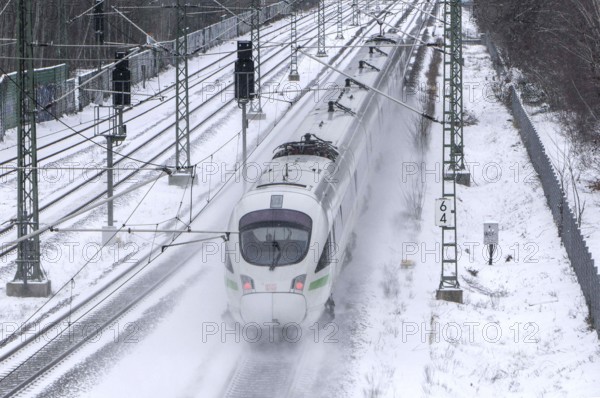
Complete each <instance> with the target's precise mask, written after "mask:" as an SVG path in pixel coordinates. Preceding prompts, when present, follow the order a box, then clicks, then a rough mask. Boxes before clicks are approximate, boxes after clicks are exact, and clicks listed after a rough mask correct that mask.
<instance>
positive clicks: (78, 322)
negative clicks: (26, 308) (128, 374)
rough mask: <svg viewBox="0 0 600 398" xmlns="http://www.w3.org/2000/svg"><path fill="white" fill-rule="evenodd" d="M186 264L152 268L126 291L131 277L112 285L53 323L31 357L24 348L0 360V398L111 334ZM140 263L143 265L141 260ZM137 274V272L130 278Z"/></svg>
mask: <svg viewBox="0 0 600 398" xmlns="http://www.w3.org/2000/svg"><path fill="white" fill-rule="evenodd" d="M188 257H189V256H188ZM186 260H187V257H184V258H182V259H180V262H179V264H170V265H165V266H160V267H154V268H152V269H151V270H149V271H148V272H146V273H143V274H141V275H140V276H139V277H137V278H135V279H132V280H131V283H130V284H128V285H127V286H126V288H124V289H119V287H120V286H121V285H122V284H125V283H127V282H128V281H129V279H131V276H129V275H126V276H125V277H124V279H125V280H124V281H123V280H120V281H119V283H117V286H112V285H111V291H113V292H115V293H114V294H107V293H106V292H100V294H99V295H98V296H103V297H101V298H98V297H94V298H92V299H90V300H88V302H87V304H88V305H82V306H79V307H78V310H75V311H74V312H73V313H72V314H65V316H64V317H62V318H61V319H59V320H58V322H56V325H58V326H55V328H59V329H58V330H54V331H52V332H50V331H47V332H46V333H47V334H48V335H50V334H51V335H53V336H54V337H53V338H49V337H46V338H41V339H45V340H48V341H47V343H46V344H43V345H42V346H41V347H39V348H38V347H36V349H35V351H34V352H33V353H31V352H30V351H29V350H28V347H27V345H26V344H25V345H22V346H21V347H19V348H18V349H16V350H13V351H12V352H11V353H10V356H8V357H5V358H2V359H3V360H2V362H0V367H2V368H3V369H5V370H4V371H3V373H2V374H0V397H11V396H14V395H15V394H17V393H18V392H19V391H21V390H22V389H23V388H25V387H27V386H28V385H30V384H31V383H34V382H35V381H36V380H37V379H38V378H40V377H41V376H42V375H43V374H45V373H46V372H48V371H49V370H51V369H52V368H53V367H55V366H57V365H58V364H60V363H61V362H62V361H63V360H65V359H66V358H67V357H68V356H69V355H71V354H72V353H74V352H75V351H76V350H77V349H79V348H80V347H82V346H83V345H84V344H86V343H88V342H90V341H93V340H94V339H95V338H96V337H97V336H98V335H101V334H102V332H103V331H104V332H106V331H108V330H111V329H110V328H111V325H112V324H114V323H115V322H116V321H117V320H118V319H119V318H121V317H122V316H123V315H125V314H126V313H127V312H128V311H129V310H131V309H132V308H133V307H134V306H135V305H136V304H138V303H139V302H140V301H142V300H143V299H144V298H146V297H147V296H148V295H150V294H151V293H152V292H154V291H155V290H156V289H157V288H158V287H159V286H161V285H162V284H163V283H164V282H165V281H166V280H167V279H169V278H170V277H171V276H173V275H174V274H175V273H176V272H177V271H179V270H181V269H182V266H183V265H185V264H186ZM139 263H143V260H141V261H140V262H139ZM139 263H138V264H139ZM178 265H180V266H178ZM136 274H137V272H135V273H134V275H133V276H135V275H136ZM117 289H118V290H117ZM94 301H96V302H94ZM67 317H68V318H69V319H70V322H69V326H66V325H65V326H64V327H62V328H61V326H60V325H61V324H64V323H66V321H67ZM39 339H40V337H39V336H38V339H34V341H32V342H31V343H35V342H36V340H39Z"/></svg>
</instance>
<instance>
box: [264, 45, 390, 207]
mask: <svg viewBox="0 0 600 398" xmlns="http://www.w3.org/2000/svg"><path fill="white" fill-rule="evenodd" d="M400 41H401V39H400V38H399V36H397V35H394V34H386V35H384V36H382V35H373V36H371V37H369V38H367V39H366V40H364V42H363V43H364V45H365V46H364V47H363V48H361V49H360V50H359V52H358V53H357V55H356V56H354V57H353V58H352V60H351V61H350V63H349V64H347V66H345V67H344V68H343V71H344V72H345V73H346V74H348V75H350V76H352V78H351V79H349V78H347V77H346V76H340V77H339V78H338V79H337V80H336V82H335V85H333V87H331V86H330V85H328V87H329V88H330V89H329V90H327V91H326V92H325V94H324V95H323V93H322V91H321V90H314V91H313V93H315V99H317V100H318V101H317V102H318V105H317V106H315V107H314V108H313V110H312V111H311V112H310V113H309V114H308V115H307V117H306V118H305V119H304V121H303V122H302V123H301V124H300V126H299V128H298V129H297V133H298V141H291V142H286V143H283V144H282V145H280V146H278V147H277V148H275V149H274V156H273V162H272V165H271V166H270V167H269V168H268V169H267V170H264V171H263V174H262V176H261V177H260V179H259V181H258V182H257V183H256V184H255V186H254V189H257V190H263V189H281V188H282V186H288V187H289V188H291V189H301V190H305V191H311V192H312V193H313V194H314V195H315V196H316V197H317V200H319V201H323V199H324V197H325V196H326V192H327V191H328V190H329V189H332V187H331V185H332V184H331V181H332V179H331V171H332V170H333V169H335V170H337V172H339V173H340V174H339V176H337V177H339V179H338V178H336V179H335V181H340V180H342V179H347V178H345V177H349V175H347V176H346V175H343V173H344V170H350V169H352V168H353V167H354V166H355V164H354V162H355V157H356V155H357V150H358V148H359V147H361V146H360V145H359V144H360V142H361V139H363V140H364V139H366V134H356V132H357V131H359V132H360V131H363V130H362V129H363V128H362V127H360V125H361V123H360V119H361V118H362V117H363V116H364V113H365V109H366V107H367V105H368V102H369V100H370V98H372V97H371V95H372V94H373V93H371V90H369V89H368V88H367V87H365V86H364V85H363V84H361V83H364V84H366V85H368V86H377V85H378V82H379V79H380V77H381V74H382V73H381V71H382V70H384V69H385V67H386V62H388V60H389V59H390V55H391V54H392V53H393V51H398V48H394V47H393V44H397V43H399V42H400ZM379 46H381V48H379ZM357 129H358V130H357ZM328 170H329V172H328ZM333 185H335V184H333ZM333 189H334V188H333Z"/></svg>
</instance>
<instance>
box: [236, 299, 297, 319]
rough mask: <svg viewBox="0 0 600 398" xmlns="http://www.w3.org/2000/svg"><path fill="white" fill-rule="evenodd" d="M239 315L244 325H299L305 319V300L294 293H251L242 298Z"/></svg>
mask: <svg viewBox="0 0 600 398" xmlns="http://www.w3.org/2000/svg"><path fill="white" fill-rule="evenodd" d="M240 315H241V317H242V319H243V321H244V322H245V323H250V322H255V323H258V324H259V325H261V326H262V325H264V324H268V323H271V322H278V323H279V324H280V325H284V324H286V323H301V322H302V321H304V319H305V318H306V299H305V297H304V296H303V295H302V294H296V293H251V294H246V295H244V296H243V297H242V302H241V306H240Z"/></svg>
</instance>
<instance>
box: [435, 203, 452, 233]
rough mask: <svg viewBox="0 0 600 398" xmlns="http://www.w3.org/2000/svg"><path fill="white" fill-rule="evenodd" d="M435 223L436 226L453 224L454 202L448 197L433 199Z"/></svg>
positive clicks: (450, 225)
mask: <svg viewBox="0 0 600 398" xmlns="http://www.w3.org/2000/svg"><path fill="white" fill-rule="evenodd" d="M435 225H437V226H438V227H453V226H454V203H453V201H452V200H451V199H449V198H439V199H436V200H435Z"/></svg>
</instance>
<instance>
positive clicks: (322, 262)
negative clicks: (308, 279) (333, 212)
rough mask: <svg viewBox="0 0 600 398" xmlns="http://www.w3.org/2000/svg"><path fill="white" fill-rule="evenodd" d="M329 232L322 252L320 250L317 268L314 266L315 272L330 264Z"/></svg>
mask: <svg viewBox="0 0 600 398" xmlns="http://www.w3.org/2000/svg"><path fill="white" fill-rule="evenodd" d="M331 252H332V247H331V232H330V233H329V236H328V237H327V242H325V246H324V247H323V252H321V257H320V258H319V262H318V263H317V268H315V274H316V273H317V272H319V271H321V270H323V269H325V268H327V267H328V266H329V264H331Z"/></svg>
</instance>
